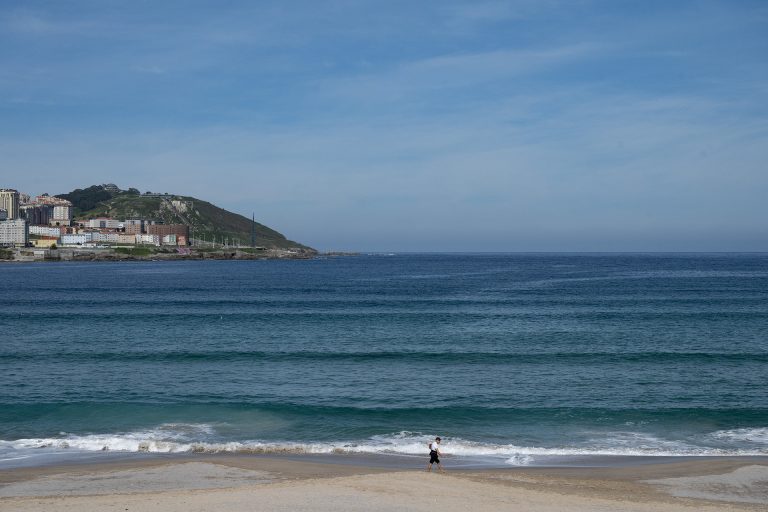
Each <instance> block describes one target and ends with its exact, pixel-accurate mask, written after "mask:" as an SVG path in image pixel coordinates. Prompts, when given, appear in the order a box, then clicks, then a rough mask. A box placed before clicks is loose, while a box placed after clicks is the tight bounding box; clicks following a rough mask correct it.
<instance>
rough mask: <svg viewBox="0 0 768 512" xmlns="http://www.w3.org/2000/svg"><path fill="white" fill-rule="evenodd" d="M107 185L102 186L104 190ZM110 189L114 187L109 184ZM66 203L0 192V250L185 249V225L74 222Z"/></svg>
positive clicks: (102, 219) (145, 221)
mask: <svg viewBox="0 0 768 512" xmlns="http://www.w3.org/2000/svg"><path fill="white" fill-rule="evenodd" d="M107 186H109V185H105V187H107ZM113 186H114V185H113ZM73 213H74V207H73V205H72V203H71V202H70V201H67V200H66V199H62V198H59V197H55V196H49V195H48V194H43V195H40V196H37V197H34V198H33V197H31V196H30V195H29V194H23V193H20V192H19V191H18V190H14V189H10V188H3V189H0V247H11V248H19V247H35V248H42V249H50V248H57V247H92V248H94V247H116V246H128V247H132V246H136V245H150V246H155V247H160V246H173V247H181V248H183V247H187V246H188V245H189V243H190V238H189V226H187V225H184V224H162V223H159V222H158V221H156V220H153V219H110V218H107V217H99V218H91V219H82V220H78V219H75V218H73Z"/></svg>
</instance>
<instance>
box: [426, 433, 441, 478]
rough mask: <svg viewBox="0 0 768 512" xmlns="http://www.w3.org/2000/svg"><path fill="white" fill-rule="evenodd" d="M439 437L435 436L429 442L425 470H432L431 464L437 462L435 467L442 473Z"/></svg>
mask: <svg viewBox="0 0 768 512" xmlns="http://www.w3.org/2000/svg"><path fill="white" fill-rule="evenodd" d="M440 455H442V454H441V453H440V438H439V437H436V438H435V440H434V441H432V442H431V443H429V464H427V471H432V464H437V469H438V470H439V471H440V472H441V473H444V471H443V466H441V465H440Z"/></svg>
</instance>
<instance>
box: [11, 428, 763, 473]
mask: <svg viewBox="0 0 768 512" xmlns="http://www.w3.org/2000/svg"><path fill="white" fill-rule="evenodd" d="M217 437H218V436H217V435H216V428H215V426H214V425H208V424H179V423H167V424H162V425H160V426H158V427H156V428H153V429H148V430H143V431H137V432H128V433H122V434H89V435H74V434H66V433H61V435H60V437H55V438H36V439H35V438H30V439H17V440H12V441H0V461H5V460H13V459H14V458H19V457H23V456H24V453H27V452H29V451H30V450H34V451H39V450H48V451H51V452H56V453H61V452H95V451H113V452H125V453H142V452H145V453H211V454H212V453H232V454H295V455H302V454H330V455H333V454H338V455H344V454H372V455H373V454H379V455H401V456H423V455H424V454H425V453H427V443H428V442H429V441H430V439H431V438H430V437H429V436H426V435H423V434H420V433H414V432H399V433H394V434H388V435H380V436H371V437H370V438H368V439H364V440H359V441H331V442H291V441H259V440H239V441H224V440H221V439H218V440H217ZM708 437H709V438H711V439H714V440H717V441H721V442H722V441H726V442H728V441H735V442H743V441H751V442H752V443H755V444H753V445H752V447H751V448H749V449H745V448H734V447H731V448H724V447H714V446H703V445H697V444H693V443H690V442H684V441H679V440H667V439H662V438H659V437H656V436H653V435H650V434H646V433H639V432H612V433H609V434H601V435H596V436H595V437H594V438H593V439H591V440H589V441H587V442H584V443H582V444H579V445H575V446H552V447H537V446H521V445H516V444H511V443H509V444H506V443H488V442H478V441H471V440H466V439H462V438H458V437H453V438H451V437H444V438H443V445H442V446H443V451H444V454H445V455H447V456H450V457H457V458H467V459H483V460H489V461H495V462H497V463H500V462H503V463H505V464H508V465H516V466H519V465H529V464H533V463H535V462H536V460H537V459H541V458H544V459H546V458H551V457H575V456H579V457H584V456H746V455H768V428H754V429H737V430H724V431H718V432H713V433H711V434H709V436H708ZM763 445H765V446H763Z"/></svg>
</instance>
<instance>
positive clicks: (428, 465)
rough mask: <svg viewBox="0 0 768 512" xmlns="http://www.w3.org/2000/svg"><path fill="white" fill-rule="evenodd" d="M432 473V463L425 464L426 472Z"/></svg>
mask: <svg viewBox="0 0 768 512" xmlns="http://www.w3.org/2000/svg"><path fill="white" fill-rule="evenodd" d="M429 471H432V463H431V462H427V472H429Z"/></svg>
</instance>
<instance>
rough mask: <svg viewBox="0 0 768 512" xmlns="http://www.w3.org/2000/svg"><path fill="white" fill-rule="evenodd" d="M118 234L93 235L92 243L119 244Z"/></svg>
mask: <svg viewBox="0 0 768 512" xmlns="http://www.w3.org/2000/svg"><path fill="white" fill-rule="evenodd" d="M117 240H118V233H91V241H93V242H106V243H110V244H115V243H117Z"/></svg>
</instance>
